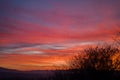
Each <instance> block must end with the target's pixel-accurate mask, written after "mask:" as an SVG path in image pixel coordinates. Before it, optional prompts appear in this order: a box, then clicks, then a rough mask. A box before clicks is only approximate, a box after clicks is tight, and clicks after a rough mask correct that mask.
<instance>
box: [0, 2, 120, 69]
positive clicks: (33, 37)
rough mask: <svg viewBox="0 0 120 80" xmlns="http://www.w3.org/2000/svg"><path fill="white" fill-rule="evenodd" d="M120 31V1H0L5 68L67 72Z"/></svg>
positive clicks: (1, 50)
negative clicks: (64, 69)
mask: <svg viewBox="0 0 120 80" xmlns="http://www.w3.org/2000/svg"><path fill="white" fill-rule="evenodd" d="M119 27H120V0H0V67H4V68H10V69H17V70H45V69H55V68H58V67H59V68H61V66H64V65H67V62H68V61H69V58H70V57H71V56H72V55H74V54H76V53H78V52H79V51H80V50H82V49H83V48H86V47H87V46H90V45H96V44H98V43H103V42H104V41H107V42H108V41H110V39H111V37H112V36H113V35H114V34H115V33H116V32H117V31H118V30H119V29H120V28H119Z"/></svg>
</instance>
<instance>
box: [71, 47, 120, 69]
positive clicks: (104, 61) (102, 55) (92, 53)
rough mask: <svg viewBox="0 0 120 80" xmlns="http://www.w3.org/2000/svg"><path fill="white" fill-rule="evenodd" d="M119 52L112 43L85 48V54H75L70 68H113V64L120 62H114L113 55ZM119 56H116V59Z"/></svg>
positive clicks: (117, 64) (116, 64)
mask: <svg viewBox="0 0 120 80" xmlns="http://www.w3.org/2000/svg"><path fill="white" fill-rule="evenodd" d="M118 53H119V49H118V48H117V47H113V46H111V45H104V46H96V47H94V48H92V47H91V48H87V49H85V50H84V53H83V54H84V55H83V54H79V55H77V56H74V57H73V59H72V60H71V61H70V69H86V70H88V69H94V70H113V69H114V68H115V67H114V68H113V66H119V65H120V64H119V63H117V62H114V64H113V61H112V60H113V59H112V58H113V56H115V54H118ZM118 58H119V57H117V58H116V60H119V59H118Z"/></svg>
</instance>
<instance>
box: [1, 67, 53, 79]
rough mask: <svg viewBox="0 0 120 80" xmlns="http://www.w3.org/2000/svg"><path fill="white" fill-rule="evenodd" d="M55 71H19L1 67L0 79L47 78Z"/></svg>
mask: <svg viewBox="0 0 120 80" xmlns="http://www.w3.org/2000/svg"><path fill="white" fill-rule="evenodd" d="M53 73H54V71H52V70H51V71H48V70H35V71H17V70H13V69H6V68H2V67H0V80H45V79H48V78H49V77H51V76H52V75H53Z"/></svg>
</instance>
